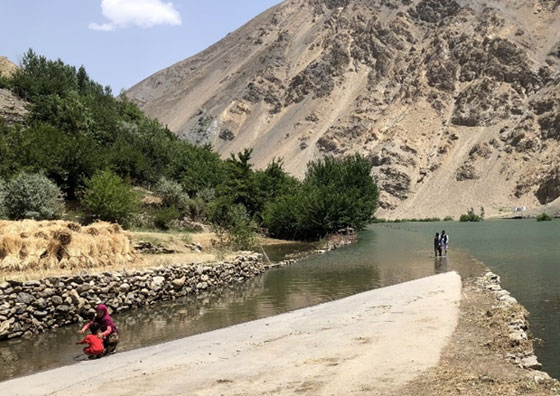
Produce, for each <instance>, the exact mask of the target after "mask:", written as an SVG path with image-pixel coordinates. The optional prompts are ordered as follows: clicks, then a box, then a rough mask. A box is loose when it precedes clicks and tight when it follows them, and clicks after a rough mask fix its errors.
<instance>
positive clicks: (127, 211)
mask: <svg viewBox="0 0 560 396" xmlns="http://www.w3.org/2000/svg"><path fill="white" fill-rule="evenodd" d="M81 203H82V205H83V206H84V207H85V208H86V209H87V210H88V211H89V213H90V214H91V215H92V217H93V218H94V219H99V220H105V221H111V222H117V223H121V224H124V225H127V224H128V222H129V221H130V219H131V218H132V216H133V215H134V214H135V213H136V212H137V210H138V206H139V197H138V194H137V193H136V192H135V191H134V190H133V189H132V187H131V185H130V184H129V183H127V182H125V181H123V180H122V179H121V178H120V177H119V176H118V175H117V174H115V173H114V172H112V171H109V170H105V171H99V172H97V173H95V175H94V176H93V177H92V178H91V179H90V180H88V181H87V182H86V190H85V191H84V195H83V197H82V199H81Z"/></svg>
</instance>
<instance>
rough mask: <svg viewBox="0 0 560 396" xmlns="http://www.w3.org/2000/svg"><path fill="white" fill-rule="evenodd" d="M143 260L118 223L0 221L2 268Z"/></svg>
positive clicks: (67, 266) (91, 265) (87, 265)
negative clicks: (87, 224)
mask: <svg viewBox="0 0 560 396" xmlns="http://www.w3.org/2000/svg"><path fill="white" fill-rule="evenodd" d="M137 259H139V256H138V255H137V254H136V252H135V251H134V247H133V246H132V244H131V236H130V234H128V233H127V232H124V231H123V230H122V228H121V227H120V226H119V225H118V224H110V223H104V222H99V223H94V224H91V225H89V226H87V227H82V226H81V225H80V224H78V223H73V222H67V221H40V222H38V221H34V220H23V221H0V271H2V272H13V271H26V270H37V269H74V268H96V267H105V266H109V265H126V264H129V263H132V262H134V261H136V260H137Z"/></svg>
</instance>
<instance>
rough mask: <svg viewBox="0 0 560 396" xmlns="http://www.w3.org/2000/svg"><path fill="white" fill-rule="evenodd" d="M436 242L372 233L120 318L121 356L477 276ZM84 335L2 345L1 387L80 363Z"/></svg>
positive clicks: (278, 254) (465, 260)
mask: <svg viewBox="0 0 560 396" xmlns="http://www.w3.org/2000/svg"><path fill="white" fill-rule="evenodd" d="M431 242H432V241H431V235H428V239H427V240H426V238H425V236H424V235H423V234H422V233H418V232H403V231H402V230H398V229H396V228H390V227H387V228H381V227H371V228H370V229H368V230H366V231H365V232H363V233H361V234H360V240H359V242H358V243H356V244H354V245H350V246H346V247H344V248H341V249H338V250H335V251H332V252H329V253H327V254H324V255H316V256H311V257H308V258H306V259H303V260H301V261H300V262H299V263H297V264H295V265H292V266H287V267H282V268H277V269H273V270H270V271H268V272H267V273H265V274H263V275H261V276H259V277H257V278H254V279H252V280H250V281H248V282H246V283H243V284H239V285H235V286H232V287H229V288H224V289H220V290H216V291H214V292H212V293H205V294H202V295H199V296H196V297H194V296H191V297H186V298H181V299H177V300H174V301H167V302H161V303H158V304H155V305H153V306H150V307H145V308H140V309H136V310H132V311H129V312H126V313H121V314H115V315H114V316H113V318H114V319H115V322H116V325H117V326H118V327H119V330H120V333H121V342H120V344H119V350H120V351H123V350H128V349H134V348H139V347H142V346H148V345H153V344H157V343H161V342H165V341H169V340H174V339H178V338H182V337H187V336H190V335H194V334H199V333H202V332H206V331H210V330H213V329H218V328H222V327H226V326H230V325H234V324H238V323H242V322H246V321H250V320H254V319H259V318H263V317H267V316H271V315H276V314H279V313H283V312H287V311H291V310H295V309H298V308H303V307H308V306H311V305H315V304H319V303H322V302H326V301H332V300H335V299H340V298H342V297H346V296H349V295H352V294H356V293H360V292H363V291H367V290H371V289H374V288H377V287H382V286H388V285H392V284H396V283H400V282H404V281H408V280H412V279H417V278H420V277H424V276H429V275H433V274H434V272H436V273H440V272H445V271H447V270H455V271H458V272H459V273H460V274H461V275H462V276H473V275H475V274H477V273H478V272H477V271H479V268H480V266H478V265H477V264H476V262H474V261H473V260H472V259H471V258H470V257H469V256H468V255H466V254H464V253H462V252H460V251H459V250H454V251H453V252H452V253H451V252H450V256H452V257H451V259H450V260H449V262H448V260H447V258H440V259H439V260H440V261H438V262H434V261H433V256H432V246H431ZM299 248H300V246H298V247H296V248H295V250H296V251H297V250H298V249H299ZM287 253H290V250H289V249H286V247H285V246H282V247H280V246H277V247H276V250H275V251H273V252H268V254H269V257H271V256H272V257H274V258H275V259H277V260H278V259H280V260H281V259H283V258H284V256H285V254H287ZM443 259H445V260H443ZM434 268H435V271H434ZM78 328H79V325H77V324H76V325H74V326H70V327H65V328H61V329H58V330H56V331H50V332H47V333H44V334H40V335H38V336H36V337H33V338H32V339H29V340H25V339H20V340H14V341H8V342H0V357H1V358H2V359H1V360H0V380H5V379H8V378H11V377H14V376H22V375H25V374H29V373H33V372H37V371H40V370H45V369H49V368H53V367H58V366H62V365H67V364H72V363H75V361H74V358H75V357H76V356H77V355H78V354H80V352H81V347H80V346H76V345H74V342H75V341H77V340H79V339H80V337H79V336H78V335H77V334H76V330H78Z"/></svg>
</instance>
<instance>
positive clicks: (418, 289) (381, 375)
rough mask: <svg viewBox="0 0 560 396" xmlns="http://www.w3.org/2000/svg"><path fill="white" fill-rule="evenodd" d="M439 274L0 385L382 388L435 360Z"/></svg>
mask: <svg viewBox="0 0 560 396" xmlns="http://www.w3.org/2000/svg"><path fill="white" fill-rule="evenodd" d="M460 300H461V279H460V277H459V276H458V275H457V274H456V273H446V274H441V275H436V276H433V277H430V278H425V279H420V280H416V281H412V282H407V283H403V284H399V285H396V286H392V287H388V288H383V289H377V290H373V291H370V292H366V293H362V294H359V295H355V296H352V297H348V298H345V299H342V300H338V301H334V302H331V303H326V304H321V305H318V306H315V307H310V308H305V309H302V310H298V311H294V312H290V313H287V314H283V315H279V316H275V317H271V318H265V319H261V320H257V321H254V322H249V323H245V324H241V325H238V326H233V327H229V328H226V329H222V330H217V331H213V332H210V333H205V334H201V335H198V336H194V337H189V338H185V339H181V340H177V341H174V342H170V343H166V344H162V345H157V346H154V347H149V348H144V349H139V350H135V351H130V352H126V353H122V354H116V355H114V356H111V357H108V358H104V359H100V360H97V361H90V362H84V363H81V364H76V365H73V366H69V367H63V368H60V369H56V370H52V371H49V372H45V373H40V374H36V375H33V376H28V377H24V378H20V379H16V380H12V381H8V382H5V383H2V384H1V388H2V393H3V394H9V395H73V396H74V395H82V394H83V395H85V394H104V395H121V396H122V395H135V396H137V395H271V394H275V395H294V394H302V395H303V394H305V395H350V394H351V395H385V394H392V392H393V391H394V390H395V389H398V388H399V387H401V386H404V385H405V384H406V383H407V382H410V381H412V380H414V379H415V378H418V376H419V375H420V374H422V373H423V372H425V371H426V370H428V369H429V368H431V367H435V366H437V364H438V362H439V360H440V354H441V352H442V350H443V349H444V347H445V346H446V345H447V344H448V343H449V341H450V338H451V335H452V334H453V332H454V330H455V328H456V325H457V321H458V317H459V303H460Z"/></svg>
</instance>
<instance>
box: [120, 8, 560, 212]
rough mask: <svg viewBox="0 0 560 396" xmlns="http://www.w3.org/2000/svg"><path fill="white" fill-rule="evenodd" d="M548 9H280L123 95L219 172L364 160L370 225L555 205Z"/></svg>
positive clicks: (559, 136)
mask: <svg viewBox="0 0 560 396" xmlns="http://www.w3.org/2000/svg"><path fill="white" fill-rule="evenodd" d="M559 5H560V1H542V0H535V1H528V0H516V1H510V2H506V1H503V0H495V1H492V2H487V3H486V2H483V1H478V0H477V1H470V2H467V1H453V0H417V1H411V0H403V1H400V2H390V1H383V0H375V1H365V0H323V1H321V0H314V1H302V0H292V1H286V2H283V3H281V4H279V5H277V6H275V7H273V8H271V9H269V10H267V11H265V12H264V13H262V14H260V15H259V16H257V17H256V18H255V19H253V20H252V21H250V22H249V23H247V24H246V25H244V26H242V27H241V28H240V29H238V30H236V31H235V32H233V33H231V34H229V35H228V36H226V37H225V38H224V39H223V40H221V41H220V42H218V43H216V44H214V45H213V46H211V47H209V48H208V49H207V50H205V51H203V52H201V53H200V54H198V55H195V56H194V57H191V58H188V59H186V60H184V61H181V62H178V63H177V64H175V65H173V66H171V67H169V68H167V69H164V70H162V71H160V72H158V73H156V74H154V75H153V76H151V77H149V78H147V79H145V80H143V81H142V82H140V83H139V84H137V85H135V86H134V87H132V88H131V89H130V90H129V91H128V92H127V95H128V96H129V97H130V98H131V99H132V100H133V101H135V102H136V103H138V104H139V105H140V106H141V107H142V108H143V109H144V110H145V111H146V112H147V113H148V114H149V115H151V116H154V117H156V118H158V119H159V120H160V121H161V122H163V123H164V124H167V125H168V126H169V128H170V129H171V130H173V131H174V132H175V133H177V134H178V135H179V136H181V137H183V138H185V139H187V140H189V141H191V142H195V143H211V144H213V145H214V147H215V148H216V149H217V150H218V152H220V153H221V154H222V155H223V156H228V155H229V154H230V153H232V152H237V151H240V150H242V149H243V148H245V147H253V148H254V151H253V162H254V164H255V165H256V166H257V167H264V166H266V164H267V163H268V162H269V161H270V160H272V159H273V158H274V157H283V158H284V162H285V164H286V169H287V170H288V171H290V172H291V173H293V174H295V175H297V176H302V170H303V169H305V164H306V163H307V162H308V161H310V160H313V159H316V158H319V157H321V156H324V155H332V156H346V155H350V154H353V153H356V152H359V153H361V154H364V155H366V156H368V158H370V161H371V162H372V164H373V165H374V173H373V176H374V177H375V179H376V180H377V181H378V183H379V185H380V187H381V197H380V198H381V202H380V204H381V208H380V210H379V212H378V215H380V216H387V217H427V216H439V217H443V216H445V215H452V216H457V215H458V214H460V213H464V212H465V211H466V209H467V208H469V207H479V206H484V207H485V209H486V213H487V214H489V215H497V214H500V213H503V212H507V211H509V210H511V208H513V207H516V206H527V207H533V208H534V207H540V206H541V205H543V204H547V203H550V202H552V201H555V200H556V199H558V197H559V196H560V168H559V166H558V164H557V163H556V160H555V159H556V158H557V157H558V154H559V149H560V146H559V144H558V142H559V140H560V115H559V114H560V111H559V109H558V98H559V96H560V95H559V92H560V89H559V88H560V76H559V74H560V73H559V69H560V66H559V65H560V27H559V26H556V25H557V24H554V21H555V20H558V18H559V17H560V12H559Z"/></svg>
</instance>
